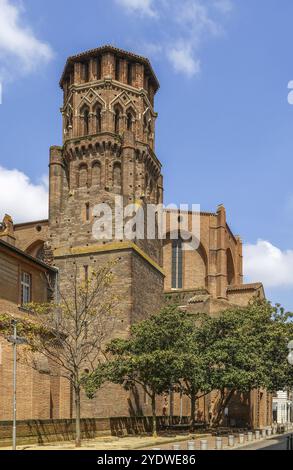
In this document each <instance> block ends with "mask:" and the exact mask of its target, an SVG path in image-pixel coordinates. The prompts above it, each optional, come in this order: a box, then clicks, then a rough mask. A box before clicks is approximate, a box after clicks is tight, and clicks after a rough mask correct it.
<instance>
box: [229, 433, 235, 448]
mask: <svg viewBox="0 0 293 470" xmlns="http://www.w3.org/2000/svg"><path fill="white" fill-rule="evenodd" d="M234 445H235V439H234V436H233V435H231V436H229V437H228V446H229V447H234Z"/></svg>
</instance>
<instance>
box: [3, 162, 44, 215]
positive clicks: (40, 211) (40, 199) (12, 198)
mask: <svg viewBox="0 0 293 470" xmlns="http://www.w3.org/2000/svg"><path fill="white" fill-rule="evenodd" d="M5 214H9V215H11V216H12V218H13V220H14V222H28V221H30V220H41V219H45V218H47V217H48V178H47V177H46V176H43V177H42V178H41V180H40V182H39V183H38V184H34V183H33V182H32V181H31V180H30V179H29V177H28V176H27V175H25V174H24V173H22V172H21V171H19V170H7V169H6V168H3V167H1V166H0V220H2V219H3V216H4V215H5Z"/></svg>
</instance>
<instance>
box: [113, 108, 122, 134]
mask: <svg viewBox="0 0 293 470" xmlns="http://www.w3.org/2000/svg"><path fill="white" fill-rule="evenodd" d="M114 113H115V114H114V131H115V134H119V132H120V117H121V110H120V108H119V107H118V106H117V107H116V108H115V110H114Z"/></svg>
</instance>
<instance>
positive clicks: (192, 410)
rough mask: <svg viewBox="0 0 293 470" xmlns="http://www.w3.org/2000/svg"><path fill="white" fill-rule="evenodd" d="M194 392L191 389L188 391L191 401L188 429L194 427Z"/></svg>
mask: <svg viewBox="0 0 293 470" xmlns="http://www.w3.org/2000/svg"><path fill="white" fill-rule="evenodd" d="M196 395H197V394H196V392H195V391H194V390H192V391H191V392H190V403H191V411H190V429H191V431H193V430H194V427H195V421H196V418H195V412H196Z"/></svg>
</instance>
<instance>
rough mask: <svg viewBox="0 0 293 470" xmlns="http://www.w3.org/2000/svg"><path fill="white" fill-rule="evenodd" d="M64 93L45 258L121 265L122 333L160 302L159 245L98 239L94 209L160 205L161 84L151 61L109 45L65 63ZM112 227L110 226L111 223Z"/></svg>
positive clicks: (61, 263)
mask: <svg viewBox="0 0 293 470" xmlns="http://www.w3.org/2000/svg"><path fill="white" fill-rule="evenodd" d="M60 86H61V88H62V90H63V93H64V101H63V107H62V108H61V112H62V116H63V146H62V147H57V146H53V147H51V149H50V196H49V241H48V243H47V253H51V259H52V262H53V263H54V264H55V265H56V266H57V267H59V269H60V282H61V284H62V279H64V278H65V277H66V276H69V275H70V273H71V270H72V263H74V262H75V263H78V265H79V269H80V273H81V276H82V275H83V274H82V273H83V271H84V270H86V271H87V270H88V269H91V268H93V269H94V268H95V267H96V266H97V265H99V264H100V263H104V262H106V261H107V260H108V259H110V258H115V259H116V258H120V262H119V263H118V265H117V268H116V270H117V272H116V277H115V279H116V280H115V286H114V287H113V288H114V289H115V290H116V293H117V294H118V295H120V296H121V299H122V300H121V311H120V312H119V315H120V319H121V332H122V331H128V328H129V325H130V324H132V322H134V321H137V320H140V319H142V318H144V317H146V316H147V315H149V314H151V313H153V312H154V311H157V309H158V308H159V307H160V305H161V300H162V295H163V280H164V275H163V271H162V243H161V241H159V240H157V239H154V240H146V239H145V240H132V241H130V240H126V239H125V237H123V235H122V237H121V239H119V240H117V239H114V237H113V239H111V240H107V241H105V240H103V241H102V240H97V239H95V238H94V237H93V234H92V227H93V224H94V222H95V217H94V214H93V208H94V207H95V206H96V205H97V204H99V203H107V204H109V205H110V206H111V207H114V201H115V196H117V195H120V196H122V198H123V203H124V205H127V204H131V203H136V204H137V203H139V204H140V205H142V206H145V205H146V204H148V203H153V204H157V203H162V200H163V178H162V175H161V164H160V162H159V160H158V159H157V157H156V155H155V122H156V118H157V114H156V113H155V111H154V97H155V94H156V92H157V90H158V88H159V83H158V80H157V78H156V76H155V74H154V72H153V69H152V67H151V64H150V62H149V60H148V59H146V58H144V57H141V56H138V55H135V54H132V53H130V52H126V51H123V50H120V49H117V48H114V47H112V46H103V47H100V48H97V49H93V50H90V51H87V52H84V53H81V54H78V55H76V56H73V57H70V58H68V60H67V62H66V65H65V68H64V71H63V74H62V77H61V81H60ZM113 224H114V222H113Z"/></svg>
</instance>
